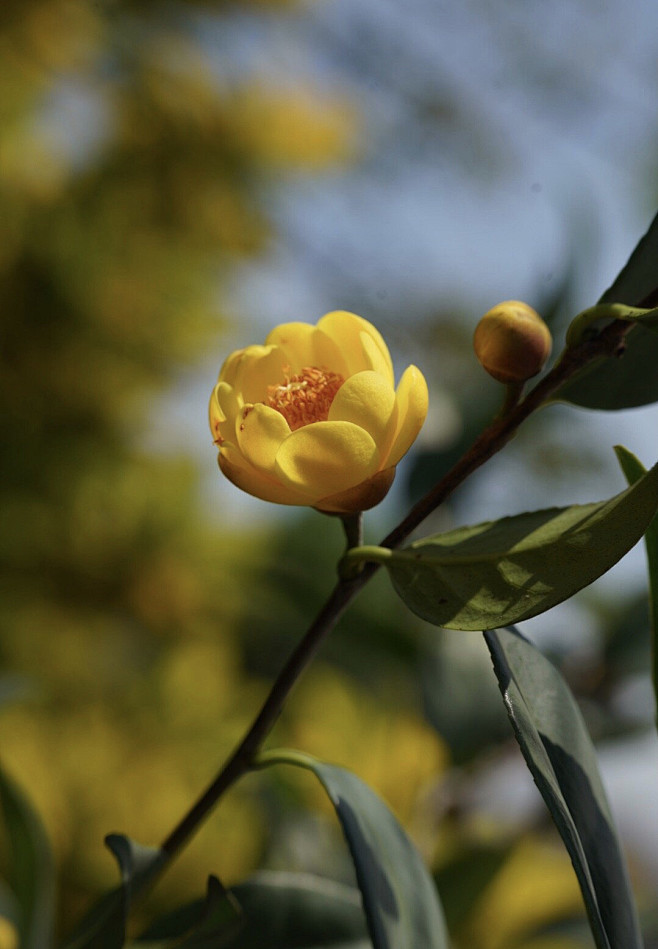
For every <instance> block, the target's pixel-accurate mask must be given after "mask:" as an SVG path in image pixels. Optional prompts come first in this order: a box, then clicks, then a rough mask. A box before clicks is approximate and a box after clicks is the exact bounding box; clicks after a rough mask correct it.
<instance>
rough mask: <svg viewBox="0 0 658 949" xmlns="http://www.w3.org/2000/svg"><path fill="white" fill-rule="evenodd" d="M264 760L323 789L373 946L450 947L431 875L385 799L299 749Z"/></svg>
mask: <svg viewBox="0 0 658 949" xmlns="http://www.w3.org/2000/svg"><path fill="white" fill-rule="evenodd" d="M261 763H262V764H292V765H296V766H297V767H302V768H305V769H307V770H309V771H312V772H313V774H315V776H316V777H317V778H318V780H319V781H320V783H321V784H322V786H323V787H324V789H325V791H326V792H327V794H328V796H329V799H330V801H331V803H332V804H333V806H334V809H335V811H336V816H337V817H338V820H339V821H340V824H341V827H342V829H343V833H344V835H345V839H346V841H347V845H348V847H349V850H350V854H351V856H352V861H353V863H354V869H355V871H356V878H357V883H358V886H359V889H360V891H361V897H362V900H363V908H364V911H365V915H366V920H367V925H368V931H369V933H370V939H371V941H372V946H373V949H399V947H402V946H404V949H447V947H448V936H447V932H446V927H445V920H444V917H443V910H442V908H441V903H440V901H439V898H438V895H437V892H436V888H435V886H434V883H433V881H432V878H431V876H430V874H429V873H428V871H427V869H426V867H425V865H424V863H423V861H422V859H421V857H420V854H419V853H418V851H417V850H416V848H415V846H414V845H413V844H412V842H411V841H410V840H409V838H408V837H407V835H406V833H405V832H404V830H403V828H402V827H401V825H400V823H399V822H398V820H397V819H396V818H395V817H394V815H393V814H392V813H391V811H390V810H389V809H388V807H387V806H386V805H385V804H384V802H383V801H382V800H381V798H379V797H378V796H377V795H376V794H375V793H374V792H373V791H371V790H370V788H369V787H368V786H367V785H366V784H364V782H363V781H361V779H360V778H358V777H357V776H356V775H355V774H352V773H351V772H350V771H346V770H345V769H344V768H339V767H337V766H335V765H329V764H325V763H323V762H321V761H318V760H316V759H314V758H311V757H310V756H309V755H304V754H300V753H299V752H292V751H277V752H272V753H271V754H267V755H263V756H262V758H261Z"/></svg>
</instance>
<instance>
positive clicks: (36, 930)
mask: <svg viewBox="0 0 658 949" xmlns="http://www.w3.org/2000/svg"><path fill="white" fill-rule="evenodd" d="M0 805H1V806H2V813H3V817H4V824H5V830H6V839H7V843H8V850H9V853H8V858H9V859H8V863H9V864H10V867H9V874H8V876H9V879H8V881H7V882H8V884H9V886H10V887H11V890H12V893H13V896H14V909H15V914H16V915H15V918H13V919H12V921H13V922H14V924H15V925H16V928H17V930H18V934H19V937H20V945H21V947H22V949H48V947H49V946H51V945H52V944H53V919H54V902H55V870H54V864H53V858H52V854H51V851H50V846H49V844H48V839H47V837H46V833H45V831H44V829H43V826H42V824H41V821H40V820H39V817H38V816H37V814H36V812H35V811H34V809H33V807H32V805H31V804H30V803H29V801H28V800H27V798H26V797H25V796H24V795H23V793H22V792H21V791H20V789H19V788H18V786H17V785H16V784H15V783H14V782H13V781H12V780H11V779H10V778H9V777H8V776H7V775H6V774H5V773H4V771H2V770H1V769H0Z"/></svg>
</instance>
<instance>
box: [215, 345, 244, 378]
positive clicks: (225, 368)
mask: <svg viewBox="0 0 658 949" xmlns="http://www.w3.org/2000/svg"><path fill="white" fill-rule="evenodd" d="M244 353H245V350H244V349H236V350H235V352H234V353H231V355H230V356H227V357H226V359H225V360H224V362H223V364H222V368H221V369H220V370H219V381H220V382H226V383H227V384H228V385H230V386H232V385H233V383H234V382H235V379H236V376H237V374H238V372H239V369H240V363H241V362H242V357H243V356H244Z"/></svg>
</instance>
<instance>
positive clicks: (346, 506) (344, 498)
mask: <svg viewBox="0 0 658 949" xmlns="http://www.w3.org/2000/svg"><path fill="white" fill-rule="evenodd" d="M394 478H395V468H386V469H385V470H384V471H378V472H377V474H374V475H373V476H372V478H367V479H366V480H365V481H362V482H361V484H357V486H356V487H355V488H348V489H347V491H341V492H340V493H339V494H333V495H331V497H328V498H322V500H321V501H318V502H317V503H316V504H314V505H313V507H314V508H316V509H317V510H318V511H324V512H325V513H327V514H357V513H358V512H359V511H369V510H370V508H371V507H374V506H375V504H379V502H380V501H381V500H382V499H383V498H385V497H386V495H387V494H388V491H389V488H390V487H391V485H392V484H393V479H394Z"/></svg>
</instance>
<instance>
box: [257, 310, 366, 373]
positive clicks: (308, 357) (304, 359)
mask: <svg viewBox="0 0 658 949" xmlns="http://www.w3.org/2000/svg"><path fill="white" fill-rule="evenodd" d="M267 343H268V344H269V345H271V346H276V347H278V348H279V349H280V350H281V351H282V352H283V354H284V357H285V362H286V364H287V365H289V366H290V370H291V372H292V374H293V375H296V374H297V373H300V372H301V371H302V369H305V368H306V367H307V366H313V367H315V368H316V369H329V370H330V371H331V372H338V373H340V375H341V376H346V375H347V363H346V362H345V359H344V358H343V356H342V354H341V351H340V349H339V347H338V346H337V345H336V343H335V342H334V341H333V339H331V338H330V337H329V336H327V334H326V333H323V332H322V330H319V329H318V328H317V327H316V326H311V325H310V323H282V324H281V326H277V327H275V328H274V329H273V330H272V332H271V333H270V334H269V336H268V337H267Z"/></svg>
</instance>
